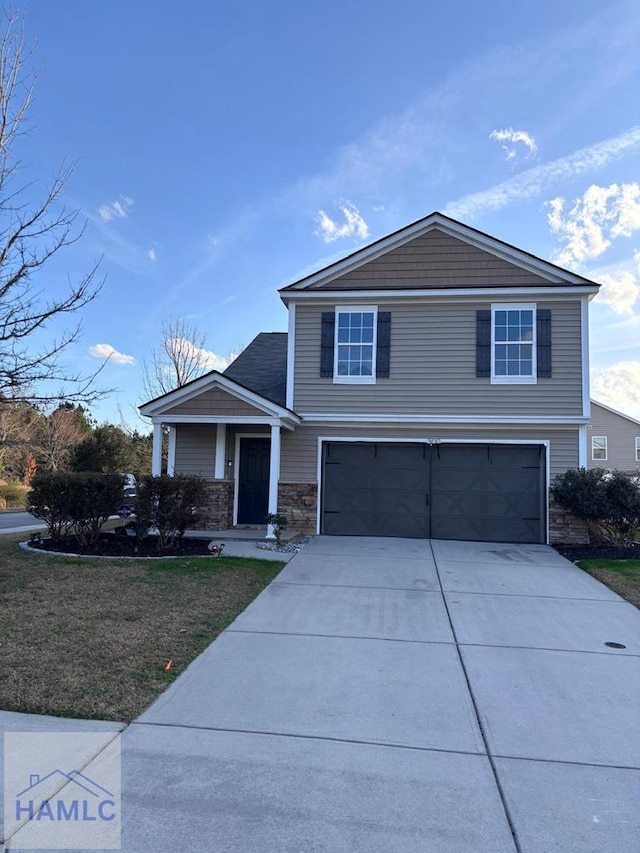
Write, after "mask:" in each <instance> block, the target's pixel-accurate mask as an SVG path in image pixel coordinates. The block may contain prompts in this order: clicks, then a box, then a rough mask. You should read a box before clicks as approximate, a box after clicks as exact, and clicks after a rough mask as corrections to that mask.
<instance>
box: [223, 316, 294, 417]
mask: <svg viewBox="0 0 640 853" xmlns="http://www.w3.org/2000/svg"><path fill="white" fill-rule="evenodd" d="M224 375H225V376H227V377H229V379H233V381H234V382H238V383H239V384H240V385H243V386H244V387H245V388H248V389H249V390H250V391H254V392H255V393H256V394H260V396H261V397H265V398H266V399H267V400H271V402H272V403H277V404H278V405H279V406H286V395H287V333H286V332H261V333H260V334H259V335H257V336H256V337H255V338H254V339H253V340H252V341H251V343H250V344H249V346H247V347H246V348H245V349H244V350H243V351H242V352H241V353H240V355H239V356H238V357H237V358H236V359H235V361H232V362H231V364H230V365H229V367H227V369H226V370H225V371H224Z"/></svg>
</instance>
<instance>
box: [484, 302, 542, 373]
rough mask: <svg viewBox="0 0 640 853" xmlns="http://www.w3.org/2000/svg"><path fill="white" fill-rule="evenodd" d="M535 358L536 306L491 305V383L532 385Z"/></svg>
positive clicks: (515, 304) (521, 304)
mask: <svg viewBox="0 0 640 853" xmlns="http://www.w3.org/2000/svg"><path fill="white" fill-rule="evenodd" d="M536 359H537V355H536V306H535V305H534V304H526V303H514V304H500V303H496V304H494V305H492V306H491V382H492V383H496V384H499V383H505V384H508V383H522V384H526V383H535V382H536V381H537V369H536Z"/></svg>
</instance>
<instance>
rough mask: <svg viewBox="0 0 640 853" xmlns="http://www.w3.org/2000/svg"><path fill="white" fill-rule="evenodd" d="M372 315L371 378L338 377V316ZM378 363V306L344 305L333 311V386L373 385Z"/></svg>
mask: <svg viewBox="0 0 640 853" xmlns="http://www.w3.org/2000/svg"><path fill="white" fill-rule="evenodd" d="M358 313H363V314H373V354H372V355H373V357H372V361H371V376H338V325H339V324H338V317H339V316H340V314H358ZM377 361H378V306H377V305H345V306H344V308H336V309H335V330H334V334H333V382H334V385H375V384H376V366H377Z"/></svg>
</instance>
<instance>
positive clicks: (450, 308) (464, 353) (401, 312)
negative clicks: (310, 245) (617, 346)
mask: <svg viewBox="0 0 640 853" xmlns="http://www.w3.org/2000/svg"><path fill="white" fill-rule="evenodd" d="M370 301H371V300H370V299H369V300H368V303H370ZM492 301H494V302H495V301H497V300H495V299H494V300H489V299H487V300H477V301H473V302H467V301H461V300H445V301H437V302H434V303H430V302H428V301H425V302H419V301H416V302H406V301H393V300H392V299H388V300H380V301H378V303H377V304H378V307H379V309H380V310H384V311H390V312H391V371H390V376H389V378H388V379H378V380H377V381H376V383H375V384H372V385H356V384H351V383H350V384H345V385H342V384H334V382H333V380H332V379H331V378H328V379H327V378H325V379H323V378H321V377H320V331H321V315H322V312H323V311H329V310H332V309H333V308H334V307H335V304H334V303H333V302H328V301H325V302H324V303H322V302H319V303H315V301H314V304H312V305H311V304H306V303H298V305H297V307H296V338H295V340H296V346H295V389H294V406H293V407H294V409H295V410H296V411H297V412H299V413H301V414H303V415H304V414H305V413H307V414H309V413H323V414H324V413H326V414H353V413H358V414H378V413H383V414H393V413H396V414H420V415H444V416H448V415H480V414H482V415H514V416H518V415H520V416H522V415H524V416H532V417H534V416H536V415H556V416H568V417H571V416H580V415H581V414H582V379H581V377H582V363H581V334H580V333H581V311H580V308H581V304H580V300H579V299H573V300H562V301H560V300H558V301H555V300H551V299H549V300H545V301H539V302H538V303H537V307H538V308H550V309H551V311H552V347H553V377H552V378H550V379H539V380H538V382H537V384H536V385H492V384H491V381H490V379H489V378H478V377H476V311H477V310H478V309H482V308H489V307H490V306H491V303H492ZM505 301H508V302H514V301H520V302H526V299H524V298H521V299H520V300H517V299H515V298H514V297H512V296H509V297H508V299H507V298H506V297H505ZM348 302H349V304H355V305H357V304H358V303H357V301H355V300H354V302H353V303H351V299H349V300H348ZM342 304H343V303H342V302H341V303H340V305H341V306H342Z"/></svg>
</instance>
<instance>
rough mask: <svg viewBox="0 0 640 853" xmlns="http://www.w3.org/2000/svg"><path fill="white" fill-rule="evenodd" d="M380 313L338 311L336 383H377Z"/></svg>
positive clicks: (362, 308)
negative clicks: (377, 339) (378, 320)
mask: <svg viewBox="0 0 640 853" xmlns="http://www.w3.org/2000/svg"><path fill="white" fill-rule="evenodd" d="M377 313H378V309H377V308H376V307H372V306H355V305H352V306H349V307H348V308H337V309H336V326H335V347H334V371H333V381H334V382H352V383H355V384H358V383H360V384H366V383H374V382H375V381H376V337H377Z"/></svg>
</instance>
